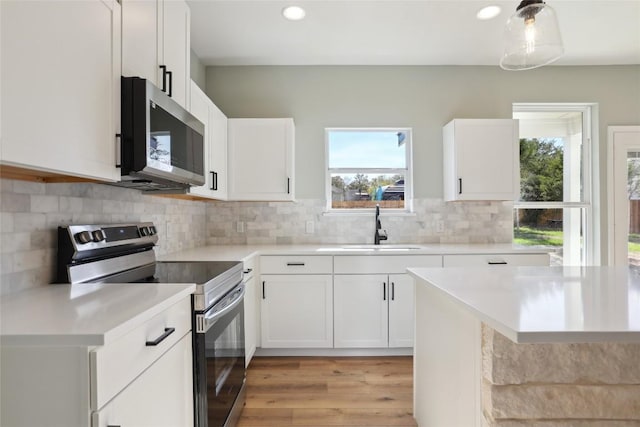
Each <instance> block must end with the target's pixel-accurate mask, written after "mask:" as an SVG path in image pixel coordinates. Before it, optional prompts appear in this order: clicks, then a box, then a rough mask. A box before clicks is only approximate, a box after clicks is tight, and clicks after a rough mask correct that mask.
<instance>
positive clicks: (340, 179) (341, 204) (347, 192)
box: [331, 173, 404, 209]
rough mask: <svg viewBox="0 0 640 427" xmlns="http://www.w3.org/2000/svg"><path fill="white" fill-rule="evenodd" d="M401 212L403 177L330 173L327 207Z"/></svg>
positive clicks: (402, 205)
mask: <svg viewBox="0 0 640 427" xmlns="http://www.w3.org/2000/svg"><path fill="white" fill-rule="evenodd" d="M376 204H379V205H380V207H382V208H395V209H404V176H403V175H400V174H393V175H391V174H383V175H380V174H348V173H333V174H331V208H332V209H363V208H373V207H375V206H376Z"/></svg>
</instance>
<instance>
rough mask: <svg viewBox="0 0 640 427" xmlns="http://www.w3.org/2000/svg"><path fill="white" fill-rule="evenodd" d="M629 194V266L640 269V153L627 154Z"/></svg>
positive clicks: (636, 269)
mask: <svg viewBox="0 0 640 427" xmlns="http://www.w3.org/2000/svg"><path fill="white" fill-rule="evenodd" d="M627 194H628V196H629V242H628V246H627V247H628V254H629V255H628V257H629V268H631V269H633V270H635V271H640V153H638V152H629V153H628V154H627Z"/></svg>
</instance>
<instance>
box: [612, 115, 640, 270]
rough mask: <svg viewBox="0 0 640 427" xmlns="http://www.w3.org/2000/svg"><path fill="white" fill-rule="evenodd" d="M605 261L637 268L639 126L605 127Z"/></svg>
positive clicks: (639, 265) (639, 256)
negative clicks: (606, 231)
mask: <svg viewBox="0 0 640 427" xmlns="http://www.w3.org/2000/svg"><path fill="white" fill-rule="evenodd" d="M609 156H610V160H609V168H610V170H609V182H610V184H609V198H610V200H612V202H610V204H609V205H610V208H609V235H610V238H609V241H610V242H611V244H610V251H609V264H612V265H629V266H630V267H632V268H634V269H637V270H640V126H612V127H610V128H609Z"/></svg>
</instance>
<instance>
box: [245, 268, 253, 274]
mask: <svg viewBox="0 0 640 427" xmlns="http://www.w3.org/2000/svg"><path fill="white" fill-rule="evenodd" d="M252 271H253V268H247V269H246V270H244V271H243V273H244V274H249V273H251V272H252Z"/></svg>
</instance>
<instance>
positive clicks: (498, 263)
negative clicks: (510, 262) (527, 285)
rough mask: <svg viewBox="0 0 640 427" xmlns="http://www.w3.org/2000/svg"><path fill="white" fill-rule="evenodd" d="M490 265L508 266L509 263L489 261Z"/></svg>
mask: <svg viewBox="0 0 640 427" xmlns="http://www.w3.org/2000/svg"><path fill="white" fill-rule="evenodd" d="M488 264H489V265H507V261H488Z"/></svg>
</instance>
